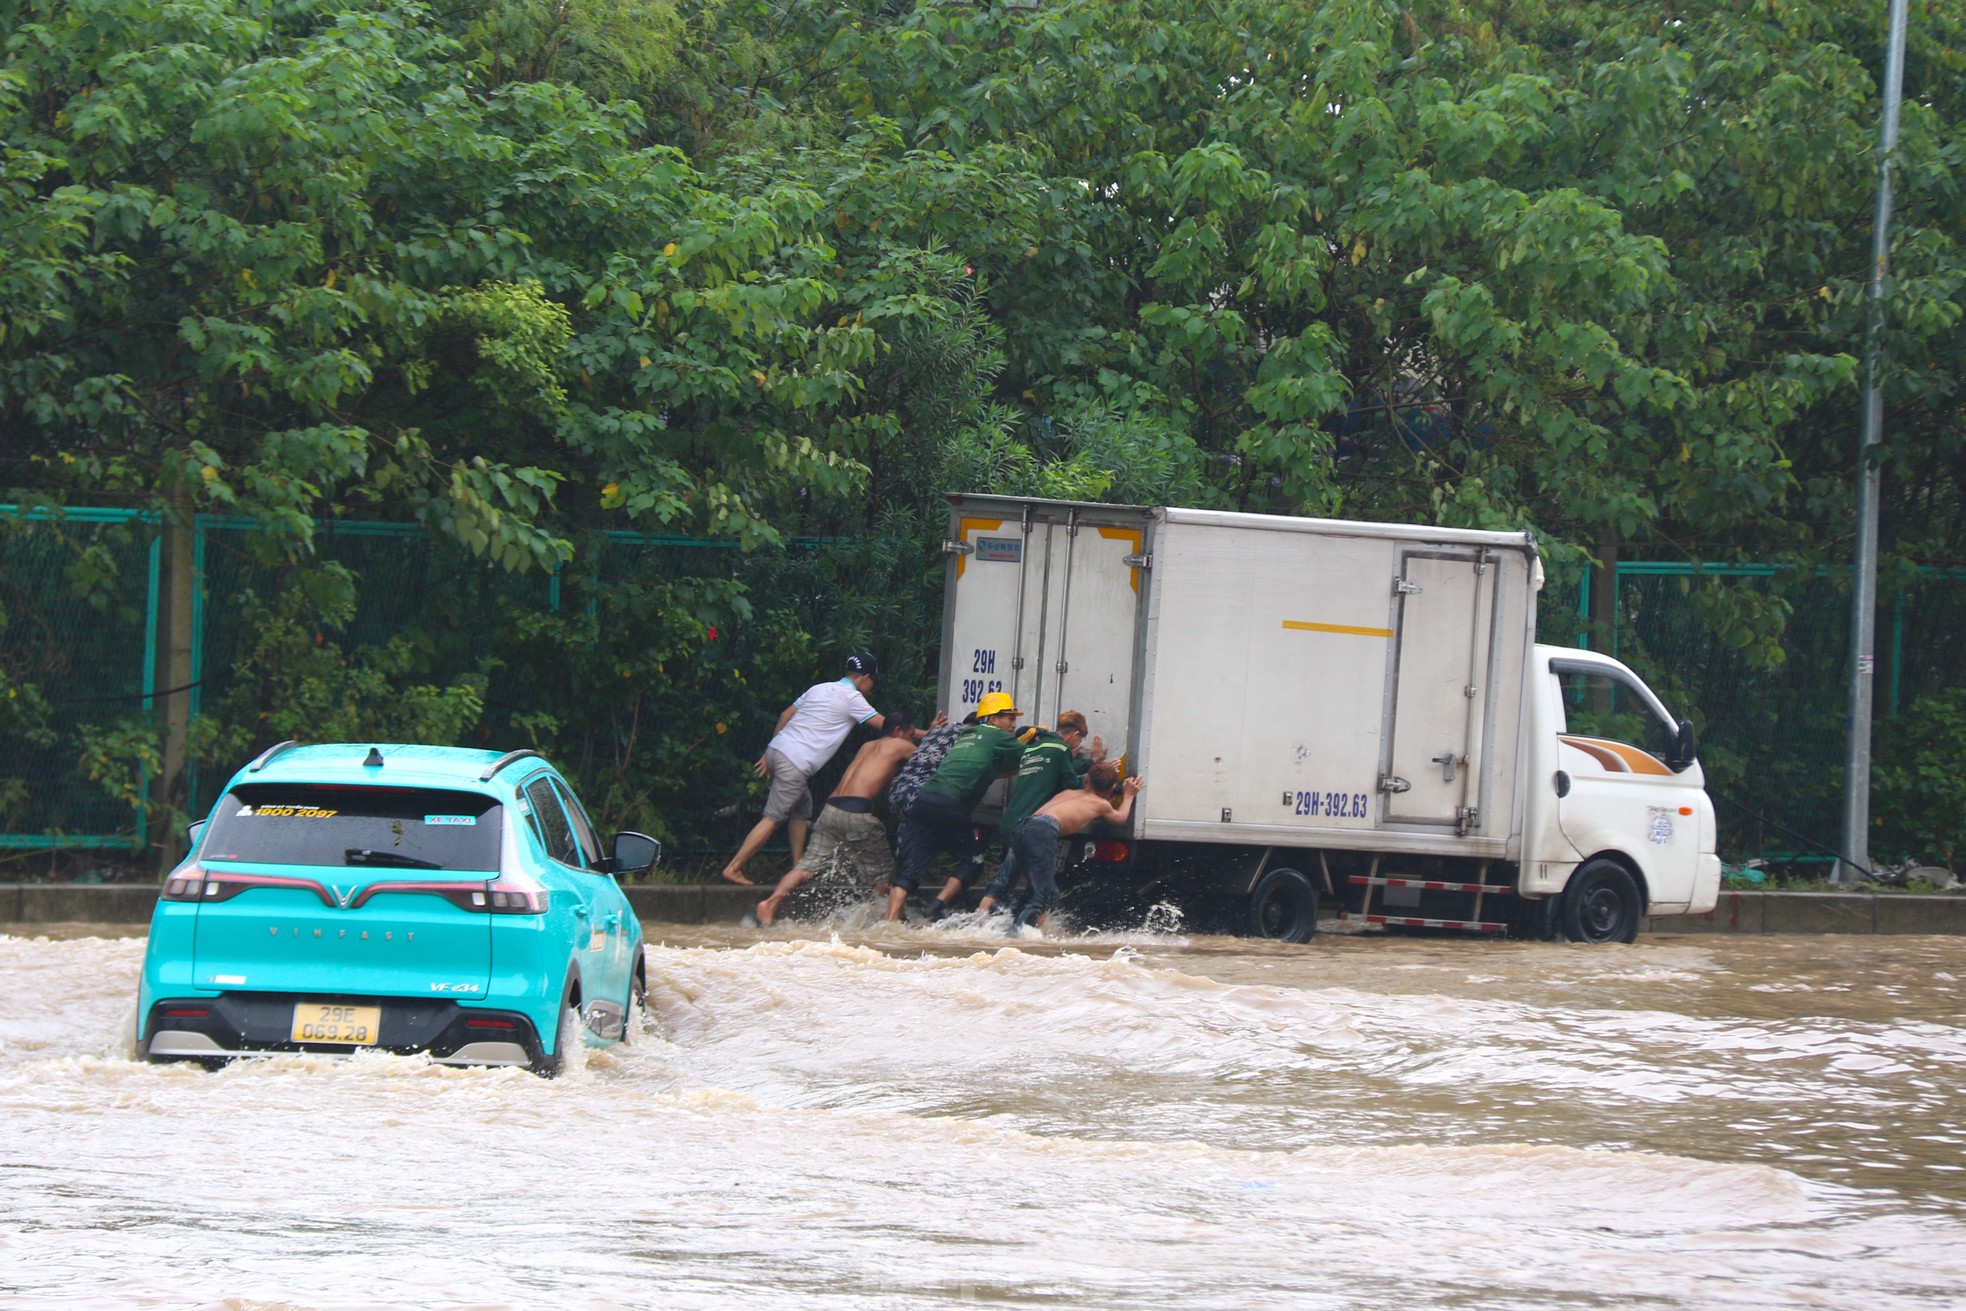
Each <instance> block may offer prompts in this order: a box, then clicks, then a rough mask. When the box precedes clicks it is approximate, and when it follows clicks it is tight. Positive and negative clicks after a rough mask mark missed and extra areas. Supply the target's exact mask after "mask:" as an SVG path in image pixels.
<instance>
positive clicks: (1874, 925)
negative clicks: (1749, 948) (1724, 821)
mask: <svg viewBox="0 0 1966 1311" xmlns="http://www.w3.org/2000/svg"><path fill="white" fill-rule="evenodd" d="M1645 931H1646V932H1647V933H1783V934H1790V933H1798V934H1799V933H1934V934H1954V935H1957V934H1966V897H1952V896H1925V897H1921V896H1912V895H1909V894H1904V895H1900V894H1897V893H1884V894H1882V895H1880V894H1878V893H1875V892H1723V893H1721V894H1720V901H1719V903H1718V904H1717V905H1716V906H1715V907H1714V908H1713V909H1712V910H1711V911H1709V912H1707V913H1706V914H1705V915H1660V916H1657V917H1655V918H1651V919H1648V920H1646V921H1645Z"/></svg>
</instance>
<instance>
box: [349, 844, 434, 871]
mask: <svg viewBox="0 0 1966 1311" xmlns="http://www.w3.org/2000/svg"><path fill="white" fill-rule="evenodd" d="M341 863H342V864H344V865H391V866H394V867H395V868H397V869H442V868H443V865H442V863H441V862H439V861H434V860H424V859H423V858H422V857H420V856H405V855H402V854H401V853H399V852H394V851H370V850H368V849H367V848H365V847H350V848H348V850H346V851H344V852H342V853H341Z"/></svg>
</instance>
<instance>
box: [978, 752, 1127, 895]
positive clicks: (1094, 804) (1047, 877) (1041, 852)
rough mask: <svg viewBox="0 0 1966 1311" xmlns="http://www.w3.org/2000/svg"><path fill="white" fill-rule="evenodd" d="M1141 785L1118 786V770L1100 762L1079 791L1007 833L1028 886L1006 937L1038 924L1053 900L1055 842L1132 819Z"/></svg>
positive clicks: (1066, 793) (1063, 796) (1061, 795)
mask: <svg viewBox="0 0 1966 1311" xmlns="http://www.w3.org/2000/svg"><path fill="white" fill-rule="evenodd" d="M1145 783H1146V780H1145V779H1142V778H1129V779H1128V780H1126V782H1125V783H1123V784H1122V783H1121V782H1120V781H1119V767H1118V766H1117V765H1114V764H1112V763H1110V762H1106V761H1101V762H1100V763H1099V764H1097V765H1094V766H1093V767H1092V769H1091V771H1090V772H1088V773H1087V774H1086V777H1085V786H1084V787H1083V788H1069V789H1067V790H1066V791H1064V792H1060V793H1059V794H1058V795H1057V796H1055V797H1053V798H1052V799H1051V800H1049V801H1047V802H1045V803H1044V805H1042V806H1040V807H1039V808H1038V813H1037V814H1035V815H1033V816H1031V817H1030V818H1029V819H1027V820H1025V821H1024V822H1023V823H1021V824H1019V825H1018V826H1017V827H1016V829H1014V830H1013V831H1012V832H1011V835H1010V850H1011V855H1012V856H1013V857H1014V858H1015V859H1016V861H1017V868H1018V869H1019V870H1021V871H1022V872H1023V874H1024V876H1025V877H1026V878H1028V879H1030V881H1031V899H1030V902H1029V903H1028V904H1027V905H1026V906H1025V907H1024V908H1023V909H1022V910H1021V911H1019V912H1018V913H1017V918H1016V919H1015V920H1014V921H1012V923H1011V932H1013V933H1015V932H1016V931H1017V930H1018V929H1021V928H1022V927H1024V926H1025V925H1026V924H1042V923H1043V921H1044V914H1045V912H1046V911H1047V910H1049V909H1050V908H1051V903H1052V902H1054V901H1056V900H1057V899H1058V872H1057V866H1058V840H1059V839H1060V838H1068V837H1070V836H1072V834H1074V833H1078V832H1081V831H1083V830H1084V829H1085V827H1086V826H1087V825H1088V824H1090V823H1092V822H1093V821H1094V820H1098V819H1103V820H1108V821H1110V822H1112V823H1114V824H1124V823H1126V821H1127V820H1128V819H1129V818H1131V817H1132V815H1133V798H1134V797H1136V796H1138V795H1139V793H1140V789H1141V787H1142V786H1143V785H1144V784H1145ZM1120 793H1123V794H1124V796H1123V797H1122V799H1121V801H1120V803H1119V804H1118V805H1114V804H1113V800H1112V799H1113V797H1114V795H1115V794H1120ZM989 904H990V903H985V905H984V909H986V910H987V909H988V908H989Z"/></svg>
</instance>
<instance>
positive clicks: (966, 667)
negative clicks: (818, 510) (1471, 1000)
mask: <svg viewBox="0 0 1966 1311" xmlns="http://www.w3.org/2000/svg"><path fill="white" fill-rule="evenodd" d="M951 501H952V511H951V515H950V528H949V539H948V542H947V546H946V549H947V550H948V552H949V556H950V559H949V572H948V592H947V603H946V606H945V613H944V641H943V668H942V683H941V690H942V708H943V710H944V711H945V712H946V713H948V714H949V715H950V716H951V718H960V717H961V716H962V715H964V714H966V713H967V712H968V711H970V710H973V709H974V708H975V706H976V703H977V702H978V701H979V700H980V699H981V698H982V697H983V695H984V694H985V693H987V692H991V691H998V690H1002V691H1007V692H1009V693H1010V694H1011V696H1012V697H1013V698H1014V700H1015V701H1016V704H1017V706H1018V708H1019V709H1020V710H1021V711H1023V712H1024V719H1023V722H1024V723H1026V724H1049V723H1051V722H1053V721H1054V720H1055V719H1056V717H1057V716H1058V714H1059V713H1060V712H1062V711H1064V710H1067V709H1075V710H1078V711H1081V712H1082V713H1084V714H1085V716H1086V718H1087V720H1088V721H1089V723H1090V725H1091V729H1092V731H1093V732H1094V733H1096V734H1098V735H1100V736H1102V737H1103V738H1104V739H1105V741H1106V743H1107V744H1108V748H1109V750H1110V751H1111V752H1112V753H1113V754H1119V753H1120V752H1121V751H1124V753H1125V757H1126V761H1125V763H1126V768H1127V770H1128V772H1129V773H1137V774H1140V775H1142V776H1144V777H1146V778H1147V779H1148V782H1149V786H1148V787H1147V788H1146V789H1145V790H1144V791H1142V793H1141V794H1140V797H1139V799H1138V800H1137V801H1136V803H1135V806H1134V816H1133V823H1132V829H1131V835H1130V836H1131V838H1132V839H1133V844H1134V845H1135V846H1137V847H1139V848H1140V849H1141V853H1140V854H1141V855H1143V856H1150V855H1152V854H1153V853H1154V849H1155V848H1156V847H1160V846H1165V847H1175V846H1182V847H1187V848H1190V849H1193V850H1210V851H1213V852H1215V853H1216V857H1215V859H1213V860H1212V861H1210V862H1203V863H1205V864H1208V865H1210V866H1211V867H1213V868H1214V869H1216V870H1217V873H1216V874H1215V875H1213V876H1212V877H1213V880H1214V885H1215V886H1216V888H1217V889H1218V890H1222V891H1226V892H1227V893H1229V895H1231V896H1245V895H1249V893H1248V889H1247V887H1246V886H1245V885H1252V886H1253V885H1254V884H1255V883H1256V882H1257V881H1259V880H1260V879H1261V876H1262V875H1263V873H1264V872H1265V870H1266V869H1270V868H1276V867H1278V866H1279V862H1280V861H1281V862H1288V863H1289V864H1290V865H1291V866H1293V867H1303V868H1304V869H1305V871H1306V875H1307V876H1308V875H1310V874H1311V872H1312V871H1315V881H1316V882H1318V883H1320V884H1321V885H1322V887H1323V895H1324V896H1325V897H1326V898H1327V900H1329V899H1337V900H1341V901H1344V902H1345V903H1346V904H1347V906H1348V907H1354V909H1355V913H1356V914H1357V915H1360V916H1363V917H1364V918H1368V919H1372V920H1381V921H1386V922H1392V923H1444V924H1451V925H1454V926H1456V927H1469V928H1486V929H1492V930H1499V929H1501V928H1503V927H1505V923H1504V921H1503V920H1502V919H1499V918H1495V913H1496V912H1495V907H1496V906H1497V905H1498V898H1499V897H1500V896H1501V895H1502V894H1504V893H1512V894H1514V895H1515V896H1517V897H1518V898H1526V899H1531V900H1533V899H1543V898H1557V897H1560V896H1561V895H1562V894H1563V893H1564V892H1565V890H1566V888H1568V887H1569V886H1570V884H1571V882H1572V877H1573V875H1574V874H1575V873H1576V872H1577V870H1578V869H1579V868H1580V867H1583V866H1586V865H1590V863H1591V862H1593V861H1596V862H1600V864H1598V865H1591V869H1592V871H1594V872H1601V871H1602V869H1603V864H1602V862H1609V863H1612V864H1615V865H1617V866H1619V867H1621V868H1623V869H1624V870H1625V871H1627V872H1628V874H1629V875H1630V877H1631V878H1632V880H1633V881H1634V882H1635V883H1636V884H1637V885H1638V889H1639V895H1640V896H1641V897H1642V913H1644V914H1651V915H1663V914H1673V913H1701V912H1705V911H1707V910H1710V909H1712V907H1713V905H1714V902H1715V899H1716V897H1717V895H1718V889H1719V875H1720V862H1719V859H1718V857H1717V856H1716V855H1715V854H1714V840H1715V824H1714V817H1713V808H1712V804H1711V803H1710V802H1709V800H1708V799H1707V796H1706V793H1705V790H1704V784H1703V776H1702V774H1701V771H1700V767H1699V765H1698V763H1697V762H1695V761H1692V760H1691V759H1690V753H1689V758H1688V759H1685V760H1676V761H1675V762H1674V764H1676V765H1677V766H1678V767H1677V768H1674V767H1673V765H1669V764H1667V763H1666V761H1665V760H1662V759H1661V758H1659V756H1658V755H1656V754H1654V753H1653V752H1652V751H1648V750H1646V749H1644V748H1643V747H1642V746H1634V745H1630V744H1627V743H1623V742H1617V741H1612V740H1610V739H1608V738H1595V737H1586V736H1581V735H1578V734H1573V733H1570V732H1569V731H1568V729H1567V719H1568V718H1569V717H1570V716H1569V715H1568V714H1567V707H1566V697H1565V694H1564V690H1563V688H1562V686H1561V683H1562V682H1563V680H1565V679H1568V680H1570V682H1571V683H1572V684H1573V685H1578V686H1581V685H1583V684H1585V683H1588V684H1590V685H1591V686H1593V687H1594V688H1601V689H1615V691H1614V692H1613V693H1612V694H1613V695H1616V696H1618V697H1619V698H1620V700H1619V702H1618V704H1620V705H1621V706H1623V707H1624V708H1625V709H1626V710H1627V711H1629V712H1630V715H1631V716H1635V717H1636V719H1635V720H1634V719H1632V718H1630V717H1628V719H1627V720H1626V721H1621V722H1641V721H1643V720H1644V717H1645V716H1651V717H1652V718H1653V719H1655V720H1656V721H1658V722H1657V723H1656V724H1651V725H1650V726H1649V728H1648V730H1647V731H1648V732H1650V733H1651V734H1652V738H1653V740H1654V742H1655V745H1656V740H1659V739H1667V740H1670V739H1674V738H1676V737H1677V736H1678V734H1679V733H1680V731H1681V730H1680V726H1679V725H1678V723H1677V722H1676V721H1675V720H1674V719H1673V718H1672V716H1671V714H1670V713H1669V712H1668V711H1667V710H1666V708H1665V706H1664V705H1663V704H1662V703H1661V702H1660V700H1659V698H1658V697H1657V696H1655V695H1654V694H1653V693H1652V691H1651V690H1650V689H1649V688H1647V687H1646V686H1645V684H1644V683H1643V682H1642V681H1641V680H1639V679H1638V678H1637V677H1636V676H1635V675H1633V674H1632V673H1631V671H1629V670H1628V669H1626V668H1625V667H1624V666H1622V665H1620V664H1619V663H1618V662H1616V661H1615V660H1611V659H1610V658H1608V657H1605V656H1601V655H1597V654H1595V653H1592V652H1588V651H1577V650H1570V649H1566V648H1557V647H1547V646H1539V645H1538V644H1537V643H1536V641H1535V624H1536V593H1537V592H1538V590H1539V589H1540V588H1541V585H1542V566H1541V563H1540V561H1539V558H1538V556H1537V552H1536V548H1535V543H1534V540H1533V539H1532V538H1531V536H1530V535H1529V534H1527V533H1499V532H1482V531H1475V530H1465V529H1446V528H1431V527H1425V526H1420V525H1407V524H1373V523H1353V522H1343V521H1337V520H1324V519H1299V518H1286V517H1281V516H1272V515H1254V514H1234V513H1226V512H1220V511H1208V510H1183V509H1172V508H1149V507H1138V506H1107V505H1089V504H1077V503H1067V502H1056V501H1041V500H1027V499H1019V498H1006V497H994V496H968V495H965V496H957V497H952V498H951ZM1573 700H1574V698H1573ZM1575 704H1582V703H1581V702H1575ZM1686 741H1687V742H1688V744H1689V746H1690V739H1686ZM1668 754H1670V753H1668ZM1238 849H1239V850H1240V851H1241V853H1242V854H1244V855H1247V856H1248V857H1250V859H1248V860H1238V859H1237V858H1236V857H1237V854H1238ZM1149 863H1150V864H1151V863H1152V862H1151V861H1150V862H1149ZM1193 863H1194V862H1190V864H1193ZM1409 867H1410V868H1409ZM1334 869H1336V870H1337V871H1339V872H1338V873H1336V874H1334V872H1333V871H1334ZM1443 871H1446V873H1443ZM1421 875H1425V877H1421ZM1423 885H1424V886H1423ZM1477 889H1480V890H1479V891H1478V890H1477ZM1459 891H1466V892H1471V893H1472V894H1473V897H1474V913H1472V914H1467V915H1434V916H1401V915H1397V914H1394V913H1393V912H1394V911H1397V910H1400V909H1412V908H1414V907H1416V906H1417V905H1418V904H1419V902H1420V901H1421V899H1422V894H1435V895H1436V899H1437V894H1445V893H1449V892H1459ZM1484 891H1485V892H1486V893H1487V894H1488V895H1487V896H1486V898H1484ZM1375 899H1376V901H1377V910H1378V913H1376V914H1375V913H1373V910H1374V901H1375ZM1484 900H1485V902H1486V905H1487V906H1488V908H1489V913H1488V914H1487V916H1486V917H1484V914H1483V913H1482V909H1481V908H1482V906H1483V904H1484ZM1354 903H1356V905H1355V906H1354ZM1512 913H1513V914H1515V915H1516V916H1517V918H1518V919H1519V918H1520V915H1521V905H1520V903H1519V902H1518V903H1517V909H1516V911H1515V912H1512ZM1585 913H1586V914H1588V912H1587V911H1586V912H1585Z"/></svg>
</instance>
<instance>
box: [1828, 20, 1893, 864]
mask: <svg viewBox="0 0 1966 1311" xmlns="http://www.w3.org/2000/svg"><path fill="white" fill-rule="evenodd" d="M1905 6H1906V0H1891V35H1890V41H1889V46H1888V48H1887V51H1886V54H1885V63H1884V127H1883V132H1882V137H1881V145H1880V152H1881V153H1880V158H1879V159H1878V163H1877V217H1876V220H1875V222H1874V223H1873V224H1872V232H1871V258H1870V281H1869V282H1868V283H1867V284H1866V286H1865V288H1864V426H1863V437H1862V438H1861V440H1860V441H1859V442H1858V444H1857V554H1856V559H1855V561H1854V564H1855V572H1856V577H1855V579H1854V580H1853V585H1852V586H1851V588H1850V718H1849V724H1848V736H1849V740H1848V742H1847V743H1846V746H1845V753H1844V757H1843V760H1844V766H1843V859H1842V860H1841V861H1840V862H1838V864H1837V867H1836V877H1837V879H1838V881H1839V882H1845V881H1849V880H1852V879H1856V878H1861V877H1862V876H1864V875H1865V874H1868V873H1869V872H1870V720H1871V702H1872V690H1873V688H1874V685H1875V682H1876V679H1875V676H1874V673H1875V669H1876V664H1877V661H1876V656H1875V650H1874V647H1875V642H1874V639H1875V637H1876V630H1877V484H1878V477H1879V475H1878V470H1877V467H1876V466H1875V465H1874V464H1872V463H1871V459H1870V455H1871V448H1872V447H1873V446H1876V445H1877V444H1878V442H1879V441H1881V440H1882V439H1883V429H1884V392H1883V383H1882V379H1881V377H1880V376H1879V375H1880V374H1881V373H1882V371H1883V364H1884V279H1885V277H1886V275H1887V274H1889V273H1890V271H1891V163H1892V157H1893V156H1894V155H1895V154H1896V153H1897V149H1898V102H1899V101H1900V100H1902V99H1903V98H1904V85H1905Z"/></svg>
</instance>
